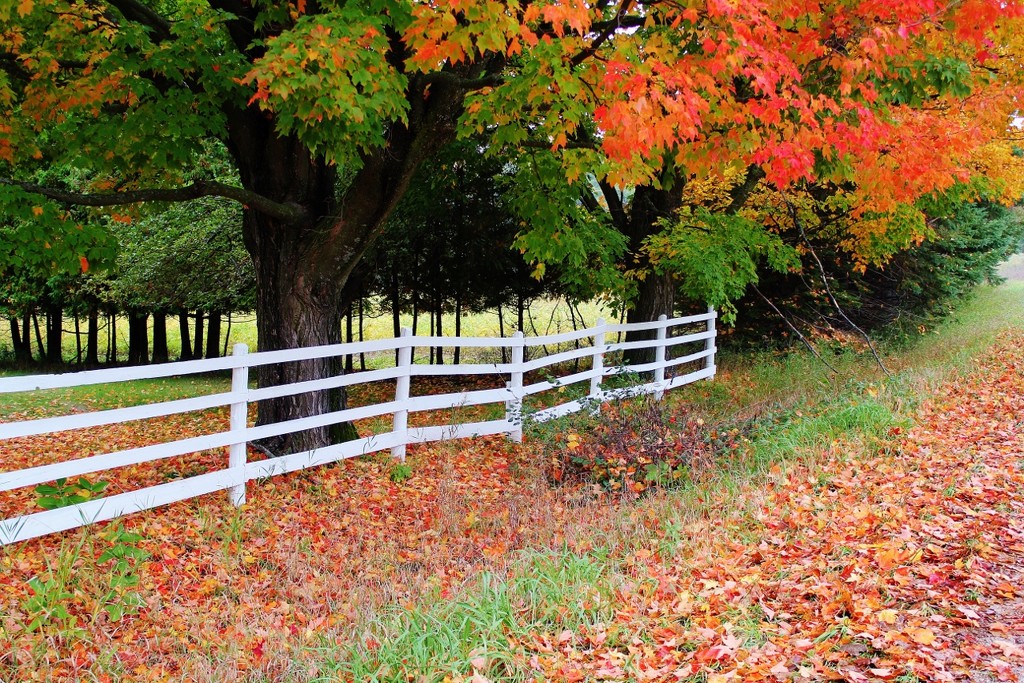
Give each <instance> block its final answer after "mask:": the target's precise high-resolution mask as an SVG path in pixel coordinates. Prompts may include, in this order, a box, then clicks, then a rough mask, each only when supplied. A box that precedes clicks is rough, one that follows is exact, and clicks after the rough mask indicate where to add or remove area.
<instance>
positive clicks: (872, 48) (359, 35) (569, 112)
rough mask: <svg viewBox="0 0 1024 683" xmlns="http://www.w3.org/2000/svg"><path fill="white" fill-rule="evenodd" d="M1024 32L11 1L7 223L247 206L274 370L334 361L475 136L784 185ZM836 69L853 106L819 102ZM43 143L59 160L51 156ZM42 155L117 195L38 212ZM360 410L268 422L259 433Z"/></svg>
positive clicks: (619, 13)
mask: <svg viewBox="0 0 1024 683" xmlns="http://www.w3.org/2000/svg"><path fill="white" fill-rule="evenodd" d="M1019 10H1020V6H1019V4H1018V3H1017V2H1004V1H1001V0H971V1H970V2H965V3H957V4H954V5H950V6H938V5H936V4H935V3H934V2H932V1H931V0H909V1H901V2H888V1H879V2H875V1H868V0H858V1H856V2H854V1H853V0H849V1H847V2H841V3H829V4H827V5H818V4H816V3H797V4H794V3H791V2H765V3H741V4H737V5H732V4H730V3H724V2H719V1H718V0H713V1H711V2H707V3H705V2H694V3H675V2H671V3H670V2H660V1H657V0H655V1H652V2H644V3H636V2H634V1H633V0H619V1H618V2H605V1H601V2H597V3H593V4H583V3H578V2H575V1H573V0H555V1H553V2H536V3H522V4H521V3H507V4H502V3H482V2H475V1H470V2H462V1H458V2H456V1H454V0H452V1H451V2H442V3H431V4H426V3H410V2H403V1H401V0H381V1H378V0H362V1H356V2H344V3H335V2H304V1H302V0H299V1H298V2H296V3H294V4H292V3H278V2H270V1H266V0H261V1H260V2H243V1H240V0H179V1H178V2H171V3H162V4H156V3H147V2H145V1H144V0H107V1H106V2H88V3H85V2H80V1H79V0H42V1H36V0H2V2H0V19H2V20H3V25H4V28H3V30H2V33H0V67H2V68H0V108H2V113H0V160H3V163H5V164H8V165H11V166H12V167H13V170H12V171H11V172H10V173H8V174H7V175H6V176H4V179H3V181H2V182H0V186H2V187H3V190H2V197H0V199H2V200H3V202H4V203H5V205H6V206H7V207H14V208H12V209H10V210H12V211H25V210H26V209H25V208H24V207H43V206H45V202H44V201H43V197H46V198H49V199H50V200H53V201H55V202H58V203H63V204H80V205H92V206H105V205H114V204H124V203H137V202H167V201H172V202H173V201H186V200H194V199H198V198H200V197H204V196H222V197H226V198H228V199H232V200H234V201H237V202H239V203H241V204H242V205H243V219H242V222H243V233H244V238H245V243H246V247H247V249H248V251H249V253H250V255H251V257H252V259H253V262H254V265H255V270H256V278H257V284H258V288H257V302H256V310H257V317H258V321H259V346H260V348H261V349H263V350H273V349H281V348H292V347H299V346H310V345H317V344H326V343H332V342H337V341H338V340H339V339H340V312H339V310H338V306H337V305H336V301H337V298H338V295H339V292H340V291H341V289H342V287H344V285H345V282H346V279H347V278H348V277H349V276H350V274H351V273H352V272H353V269H354V268H355V267H356V265H357V264H358V262H359V260H360V258H361V257H362V256H363V255H364V254H365V253H366V251H367V250H368V249H369V248H370V247H371V245H372V244H373V242H374V241H375V240H376V238H377V237H378V236H379V235H380V233H381V232H382V230H383V228H384V225H385V222H386V219H387V217H388V215H389V214H390V213H391V212H392V210H393V208H394V207H395V205H396V203H397V202H398V200H399V199H400V198H401V196H402V195H403V193H404V192H405V190H406V188H407V187H408V184H409V181H410V179H411V177H412V175H413V173H414V172H415V170H416V168H417V167H418V166H419V165H420V164H421V163H423V162H424V161H425V160H426V159H428V158H430V156H431V155H432V154H433V153H434V152H435V151H436V150H437V149H438V148H439V147H440V146H441V145H442V144H444V143H445V142H447V141H448V140H450V139H452V138H453V137H454V136H455V135H456V133H457V130H458V129H459V126H460V125H461V126H462V127H463V129H464V130H467V131H473V130H476V131H478V132H481V133H490V134H493V135H494V136H495V144H497V145H502V146H512V147H520V146H527V145H528V144H536V143H537V142H538V141H539V142H540V144H542V145H543V146H546V147H550V148H554V149H562V148H570V147H572V146H573V143H574V140H575V139H576V134H577V131H578V130H579V129H581V127H582V126H584V125H587V122H589V121H593V123H594V125H595V126H596V128H595V130H594V131H593V132H594V135H595V137H596V139H598V140H599V141H600V142H599V146H600V150H601V153H602V155H603V158H604V159H607V160H608V161H607V163H606V162H604V161H597V160H595V158H594V157H589V158H588V157H587V156H586V155H579V156H577V157H575V158H574V161H573V163H570V164H568V166H566V167H565V168H566V169H567V170H568V177H569V179H570V181H573V182H579V181H580V178H581V177H582V175H583V173H584V172H593V171H594V169H595V165H596V167H597V168H598V169H599V170H598V177H600V178H601V179H602V180H607V181H608V182H610V183H611V184H612V185H616V186H622V185H624V184H626V183H632V184H637V183H649V184H651V185H652V186H657V185H658V184H660V183H662V182H663V180H662V176H663V174H662V172H661V171H660V169H661V168H662V162H663V161H664V160H665V159H666V158H671V159H672V161H673V163H674V165H676V166H677V167H679V168H681V169H685V170H686V172H687V173H699V172H700V170H699V169H704V168H718V167H720V166H721V165H722V164H723V163H728V164H735V163H737V161H738V162H739V163H740V164H742V165H744V166H746V165H749V164H751V163H753V164H758V165H759V166H760V167H761V168H762V169H763V170H764V172H765V174H766V177H767V179H768V180H770V181H772V182H775V183H778V184H781V185H784V184H786V183H788V182H791V181H792V180H794V179H797V178H801V177H804V176H809V175H813V174H814V173H815V172H816V168H817V166H819V164H820V163H821V162H826V163H830V164H832V165H833V166H835V165H838V164H841V163H845V160H846V158H847V157H848V156H850V155H855V154H856V153H857V151H858V149H860V148H861V147H865V146H866V147H871V146H872V145H874V146H875V147H876V148H877V147H878V146H879V145H878V141H879V140H880V139H881V138H882V137H883V136H884V135H885V134H886V132H887V131H886V129H885V125H884V122H880V121H879V118H878V116H877V114H876V112H875V111H874V110H873V108H872V107H871V106H870V104H871V103H872V101H873V99H874V98H875V97H876V94H877V88H876V87H875V84H876V82H877V81H884V80H885V79H887V78H888V77H889V76H890V75H891V73H892V68H894V67H899V66H902V65H903V64H904V63H905V62H906V56H907V55H909V54H916V52H917V51H919V48H920V47H921V46H922V45H923V46H925V47H927V48H928V49H934V50H937V51H941V50H945V49H949V48H950V46H953V45H954V44H955V45H957V46H967V47H969V48H977V49H979V50H980V49H983V46H984V43H985V41H986V40H989V34H990V32H991V29H992V27H993V26H994V25H996V24H997V23H998V21H1000V20H1001V19H1003V18H1005V17H1008V16H1011V15H1012V16H1016V15H1017V14H1018V13H1019ZM692 44H697V45H699V47H700V49H698V50H692V49H691V48H690V47H689V46H690V45H692ZM818 68H821V69H822V70H824V72H826V73H828V74H829V75H830V76H829V77H831V78H835V79H836V83H835V86H834V87H830V88H828V89H827V90H826V89H823V88H821V89H819V88H811V89H809V88H806V87H804V84H803V79H804V77H805V71H806V70H807V69H812V70H813V69H818ZM747 93H749V94H747ZM44 135H45V136H48V139H59V140H60V141H61V145H59V146H52V145H51V146H48V147H47V148H45V149H43V148H42V146H41V145H40V144H38V141H39V140H40V138H41V137H42V136H44ZM211 139H213V140H219V141H221V142H222V143H223V144H224V145H225V147H226V148H227V149H228V151H229V153H230V156H231V158H232V161H233V164H234V166H235V169H236V171H237V178H238V182H237V184H235V183H228V182H223V181H219V180H197V181H194V182H187V183H186V182H185V181H184V178H185V173H184V172H185V171H186V170H187V169H188V168H189V167H190V166H192V165H194V164H195V163H196V161H197V159H198V158H199V157H200V156H201V153H202V148H203V145H204V144H206V142H207V141H208V140H211ZM682 143H686V144H682ZM40 156H42V157H45V158H47V159H52V160H53V161H55V162H59V163H66V164H69V165H72V166H75V167H81V168H84V169H87V170H88V171H89V172H90V174H91V176H90V177H96V178H100V179H101V180H99V181H97V183H96V184H95V186H94V187H93V188H92V189H91V190H90V191H76V192H69V191H66V190H61V189H59V188H53V187H42V186H40V185H39V184H38V183H33V182H31V179H28V178H26V177H25V176H23V175H21V173H20V170H19V169H21V168H23V165H24V164H25V163H26V162H28V161H30V160H31V159H32V158H33V157H40ZM581 164H582V165H581ZM576 194H577V195H578V194H579V192H578V188H577V189H576ZM541 200H542V199H541ZM19 207H21V208H19ZM579 225H583V223H582V222H579V223H573V224H571V225H566V226H564V228H565V231H566V233H568V232H569V231H570V230H572V229H576V228H577V227H578V226H579ZM28 229H30V230H31V229H33V227H32V224H30V225H29V228H28ZM552 232H555V230H554V229H552ZM588 242H591V241H590V240H588ZM556 251H557V249H556ZM338 370H339V368H338V367H337V364H336V362H334V361H328V360H310V361H304V362H301V363H293V364H283V365H280V366H263V367H261V368H260V370H259V382H260V384H261V385H263V386H267V385H273V384H278V383H284V382H296V381H303V380H311V379H316V378H320V377H323V376H325V375H327V374H332V373H335V372H337V371H338ZM342 400H343V397H342V396H341V394H340V393H337V392H312V393H307V394H302V395H299V396H296V397H292V398H286V399H275V400H272V401H268V402H265V403H263V404H262V405H261V406H260V414H259V422H260V423H261V424H266V423H271V422H279V421H283V420H288V419H293V418H296V417H300V416H305V415H311V414H317V413H323V412H327V411H331V410H334V409H336V408H338V407H340V406H341V402H342ZM328 431H329V430H327V429H321V430H313V431H310V432H305V433H302V434H298V435H294V436H292V437H287V438H280V439H276V440H274V442H273V443H270V444H268V445H269V446H270V447H271V448H272V449H273V450H275V451H278V452H284V451H289V450H299V449H304V448H313V447H320V446H323V445H325V444H327V443H329V442H330V441H331V440H332V439H333V438H339V437H341V436H343V435H342V434H334V435H333V436H332V435H331V434H329V433H328Z"/></svg>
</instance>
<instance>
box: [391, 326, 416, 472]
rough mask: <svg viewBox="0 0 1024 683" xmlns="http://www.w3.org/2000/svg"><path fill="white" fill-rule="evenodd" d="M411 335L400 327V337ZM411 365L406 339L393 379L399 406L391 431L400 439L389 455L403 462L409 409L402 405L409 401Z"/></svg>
mask: <svg viewBox="0 0 1024 683" xmlns="http://www.w3.org/2000/svg"><path fill="white" fill-rule="evenodd" d="M411 336H412V330H411V329H410V328H408V327H403V328H402V336H401V339H407V338H408V337H411ZM411 366H412V342H411V341H407V342H406V344H405V346H400V347H398V367H399V368H402V370H403V371H402V374H400V375H399V376H398V378H397V379H396V380H395V403H397V404H398V406H399V408H398V410H396V411H395V416H394V423H393V426H392V431H393V432H394V433H395V434H398V437H399V438H400V439H401V440H402V443H400V444H399V445H397V446H394V447H392V449H391V457H392V458H398V459H399V460H401V461H402V462H405V447H406V445H407V444H408V443H409V409H408V408H406V407H404V406H405V405H406V404H407V403H408V401H409V380H410V367H411Z"/></svg>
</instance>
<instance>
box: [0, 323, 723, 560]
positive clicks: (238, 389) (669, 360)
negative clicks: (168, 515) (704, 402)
mask: <svg viewBox="0 0 1024 683" xmlns="http://www.w3.org/2000/svg"><path fill="white" fill-rule="evenodd" d="M715 318H716V314H715V312H714V310H711V309H709V310H708V313H706V314H701V315H693V316H687V317H683V318H675V319H671V320H666V319H665V316H662V317H661V319H660V320H658V321H657V322H653V323H636V324H626V325H615V324H605V323H604V322H603V321H598V324H597V326H596V327H593V328H589V329H585V330H578V331H574V332H567V333H564V334H554V335H547V336H543V337H529V338H526V337H524V336H523V335H522V333H516V335H515V336H514V337H511V338H490V337H460V338H449V337H413V336H411V332H410V331H409V330H408V329H406V330H403V331H402V336H401V337H399V338H397V339H385V340H377V341H366V342H357V343H349V344H339V345H334V346H321V347H315V348H305V349H294V350H287V351H269V352H262V353H252V354H250V353H248V352H247V349H246V347H245V345H244V344H239V345H237V346H235V348H234V355H232V356H228V357H225V358H215V359H208V360H198V361H185V362H179V363H167V364H162V365H150V366H143V367H133V368H116V369H108V370H93V371H86V372H78V373H68V374H63V375H36V376H28V377H9V378H0V394H6V393H15V392H23V391H34V390H41V389H58V388H69V387H79V386H86V385H94V384H106V383H113V382H124V381H131V380H141V379H156V378H162V377H172V376H181V375H190V374H197V373H208V372H212V371H224V370H230V371H231V372H232V382H231V390H230V391H229V392H224V393H218V394H213V395H208V396H199V397H195V398H185V399H178V400H172V401H165V402H162V403H153V404H148V405H140V406H132V407H128V408H117V409H112V410H101V411H95V412H91V413H78V414H72V415H63V416H60V417H49V418H44V419H36V420H27V421H21V422H8V423H0V441H2V440H4V439H12V438H17V437H25V436H34V435H42V434H49V433H53V432H61V431H65V430H71V429H81V428H87V427H97V426H101V425H110V424H115V423H120V422H128V421H130V420H143V419H158V418H161V417H164V416H168V415H174V414H178V413H187V412H191V411H198V410H206V409H210V408H217V407H222V406H230V414H231V420H230V428H229V429H228V431H225V432H220V433H214V434H207V435H203V436H198V437H191V438H185V439H181V440H178V441H171V442H167V443H160V444H156V445H150V446H142V447H139V448H130V449H127V450H122V451H117V452H113V453H107V454H103V455H93V456H90V457H85V458H80V459H76V460H70V461H64V462H58V463H54V464H49V465H42V466H38V467H32V468H29V469H23V470H15V471H10V472H0V495H2V493H3V492H5V491H12V490H15V489H19V488H23V487H29V486H36V485H39V484H44V483H48V482H52V481H54V480H56V479H59V478H62V477H66V478H72V477H80V476H82V475H87V474H93V473H96V472H103V471H107V470H112V469H114V468H118V467H124V466H128V465H136V464H141V463H146V462H152V461H156V460H161V459H164V458H172V457H175V456H179V455H184V454H187V453H193V452H196V451H205V450H208V449H224V448H226V449H227V452H228V458H227V468H225V469H220V470H216V471H212V472H208V473H206V474H201V475H198V476H193V477H189V478H187V479H180V480H176V481H173V482H169V483H166V484H160V485H157V486H150V487H147V488H143V489H140V490H137V491H131V492H127V493H121V494H117V495H112V496H108V497H104V498H96V499H93V500H89V501H87V502H84V503H80V504H78V505H72V506H68V507H61V508H57V509H53V510H46V511H43V512H36V513H31V514H26V515H23V516H20V517H13V518H9V519H3V520H0V545H5V544H9V543H15V542H17V541H22V540H26V539H30V538H35V537H37V536H42V535H45V534H49V533H54V532H58V531H64V530H66V529H73V528H75V527H80V526H84V525H86V524H90V523H94V522H99V521H104V520H109V519H113V518H115V517H119V516H121V515H125V514H129V513H133V512H138V511H141V510H148V509H151V508H155V507H158V506H161V505H166V504H168V503H173V502H177V501H181V500H186V499H189V498H195V497H197V496H202V495H204V494H207V493H212V492H214V491H221V490H228V491H229V493H230V496H231V500H232V501H233V502H234V503H235V504H236V505H240V504H241V503H243V502H245V484H246V482H247V481H250V480H252V479H259V478H266V477H270V476H273V475H276V474H284V473H286V472H293V471H296V470H300V469H305V468H309V467H314V466H317V465H323V464H326V463H332V462H336V461H338V460H343V459H345V458H351V457H354V456H358V455H364V454H368V453H373V452H377V451H381V450H387V449H390V450H391V453H392V455H394V456H395V457H396V458H404V457H405V448H406V446H407V445H408V444H414V443H423V442H428V441H439V440H442V439H452V438H462V437H469V436H483V435H490V434H506V435H508V436H509V438H511V439H513V440H516V441H518V440H521V438H522V433H523V432H522V429H523V424H522V423H523V400H524V399H525V398H527V397H529V396H532V395H535V394H539V393H542V392H545V391H549V390H551V389H556V388H558V387H564V386H568V385H571V384H575V383H580V382H586V381H589V382H590V389H589V392H588V393H587V395H586V396H585V397H584V398H581V399H577V400H573V401H568V402H566V403H563V404H560V405H556V406H554V407H549V408H546V409H544V410H540V411H537V412H535V413H533V414H532V415H530V416H529V419H532V420H536V421H543V420H548V419H551V418H554V417H559V416H562V415H567V414H569V413H573V412H576V411H579V410H581V409H583V408H584V407H587V406H588V405H598V404H599V403H600V402H602V401H605V400H608V399H610V398H617V397H621V396H623V395H626V394H628V395H639V394H645V393H653V394H655V395H656V396H657V397H658V398H660V397H661V395H662V394H663V392H665V391H667V390H669V389H672V388H674V387H678V386H681V385H683V384H688V383H690V382H695V381H697V380H700V379H705V378H710V377H712V376H713V375H714V374H715V362H714V358H715V350H716V349H715ZM695 326H699V328H700V329H699V330H698V331H692V329H693V328H694V327H695ZM678 328H682V330H681V331H682V332H684V333H682V334H672V333H671V331H672V330H673V329H676V331H680V330H678ZM636 330H653V331H655V334H656V337H655V338H654V339H651V340H642V341H633V342H623V343H609V341H608V340H609V339H610V337H611V335H614V334H617V333H623V332H629V331H636ZM586 340H589V342H590V343H589V345H584V342H585V341H586ZM685 344H689V345H691V346H696V347H697V350H696V351H693V352H690V353H683V354H682V355H675V354H670V353H667V351H669V350H675V349H677V347H680V346H681V345H685ZM557 345H562V346H565V345H574V346H577V347H578V348H570V349H569V350H566V351H560V352H556V353H552V354H550V355H545V356H541V357H538V358H534V359H531V360H524V355H525V353H524V352H525V350H526V349H527V348H531V347H532V348H538V347H548V346H557ZM437 346H447V347H453V346H459V347H463V348H466V347H490V348H505V349H508V350H509V351H510V352H511V353H510V355H511V360H510V362H507V363H505V362H500V363H486V364H484V363H473V364H462V365H418V364H413V363H412V362H411V360H412V351H413V348H415V347H437ZM652 347H653V349H654V357H655V360H654V361H653V362H650V363H645V364H642V365H634V366H630V367H629V368H626V370H628V371H630V372H636V373H645V374H647V375H649V376H653V379H652V380H651V381H649V382H647V383H644V384H638V385H633V386H629V387H628V388H626V389H621V390H615V391H606V390H604V389H603V388H602V386H601V383H602V380H603V379H604V378H605V377H607V376H609V375H614V374H617V373H620V372H622V371H623V370H624V368H621V367H614V366H608V364H607V363H606V357H607V356H608V355H609V354H614V353H617V352H621V351H625V350H627V349H631V348H633V349H636V348H652ZM682 350H683V351H686V350H687V349H685V348H683V349H682ZM381 351H390V352H392V354H393V355H392V358H394V357H395V355H397V363H396V364H395V366H394V367H388V368H384V369H380V370H369V371H364V372H357V373H351V374H347V375H340V376H337V377H329V378H326V379H319V380H313V381H306V382H300V383H296V384H289V385H281V386H273V387H265V388H259V389H251V388H249V379H248V377H249V369H250V368H253V367H256V366H261V365H268V364H272V363H285V362H294V361H301V360H308V359H312V358H325V357H336V356H344V355H348V354H358V353H370V352H381ZM396 351H397V354H395V353H394V352H396ZM588 358H589V359H590V360H591V363H590V366H591V367H590V368H589V369H587V370H583V371H579V372H574V373H572V374H569V375H566V376H562V377H559V378H557V379H544V380H541V381H535V382H532V383H530V384H525V383H524V378H525V377H526V376H527V373H530V372H533V371H537V370H541V369H543V368H548V367H550V366H555V365H563V364H566V363H569V362H577V363H578V361H579V360H581V359H588ZM687 365H689V366H690V367H689V368H685V366H687ZM694 366H696V367H697V369H692V368H693V367H694ZM680 368H683V369H687V370H688V371H687V372H684V373H683V374H678V370H679V369H680ZM495 374H497V375H505V376H507V377H508V378H509V380H508V382H507V383H506V386H505V388H496V389H481V390H473V391H462V392H458V393H448V394H441V395H429V396H416V397H410V395H409V389H410V380H411V378H412V377H428V376H453V375H495ZM384 380H394V381H395V397H394V400H393V401H389V402H386V403H378V404H374V405H367V406H359V407H353V408H348V409H346V410H340V411H335V412H330V413H325V414H322V415H315V416H311V417H304V418H301V419H295V420H289V421H286V422H281V423H276V424H269V425H262V426H259V427H251V426H249V425H248V424H247V413H248V405H249V404H251V403H253V402H256V401H261V400H264V399H271V398H278V397H282V396H290V395H295V394H301V393H306V392H311V391H321V390H326V389H334V388H338V387H349V386H353V385H357V384H365V383H369V382H379V381H384ZM494 403H504V404H505V415H504V417H502V418H500V419H494V420H488V421H484V422H472V423H460V424H449V425H434V426H426V427H409V426H408V416H409V413H410V412H417V411H432V410H443V409H449V408H460V407H463V406H469V405H484V404H494ZM388 414H390V415H392V430H391V431H390V432H387V433H384V434H375V435H372V436H367V437H365V438H360V439H356V440H354V441H349V442H345V443H341V444H337V445H333V446H329V447H325V448H320V449H317V450H314V451H306V452H301V453H293V454H290V455H284V456H281V457H277V458H270V459H266V460H258V461H252V462H247V458H246V445H247V443H248V442H252V441H257V440H259V439H265V438H268V437H272V436H279V435H282V434H290V433H294V432H298V431H303V430H307V429H313V428H317V427H324V426H327V425H331V424H337V423H340V422H349V421H354V420H360V419H364V418H370V417H380V416H384V415H388ZM2 466H3V462H2V461H0V467H2Z"/></svg>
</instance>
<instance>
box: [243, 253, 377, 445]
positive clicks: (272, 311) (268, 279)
mask: <svg viewBox="0 0 1024 683" xmlns="http://www.w3.org/2000/svg"><path fill="white" fill-rule="evenodd" d="M297 246H298V245H294V246H292V245H289V246H287V247H284V248H283V249H282V251H281V253H278V254H277V255H275V256H274V257H273V258H262V259H259V260H258V261H257V267H256V273H257V275H256V277H257V282H258V287H257V296H256V319H257V321H258V323H259V325H258V330H257V333H258V347H259V349H260V350H261V351H262V350H280V349H301V348H305V347H310V346H326V345H329V344H340V343H341V318H342V316H341V311H340V309H339V307H338V295H339V293H340V290H341V285H340V284H338V283H337V281H330V280H328V281H323V280H320V281H316V280H315V279H314V278H309V277H306V276H305V273H303V272H302V267H303V264H302V261H301V259H300V258H299V255H298V254H297V253H296V251H297V249H296V248H295V247H297ZM342 368H343V359H342V358H341V357H340V356H338V357H333V358H317V359H311V360H303V361H297V362H293V363H277V364H273V365H262V366H260V367H259V368H257V370H256V376H257V379H258V382H259V385H260V386H261V387H270V386H277V385H280V384H294V383H296V382H304V381H308V380H314V379H322V378H324V377H332V376H336V375H340V374H341V373H342ZM345 407H346V400H345V393H344V391H342V390H341V389H333V390H327V391H314V392H306V393H303V394H296V395H293V396H286V397H282V398H276V399H268V400H265V401H262V402H261V403H260V404H259V417H258V420H257V423H256V424H257V425H267V424H275V423H279V422H286V421H288V420H294V419H298V418H302V417H310V416H314V415H321V414H323V413H329V412H334V411H337V410H343V409H344V408H345ZM356 436H357V435H356V433H355V428H354V427H352V426H351V424H348V423H341V424H335V425H330V426H325V427H317V428H314V429H308V430H305V431H302V432H296V433H292V434H285V435H281V436H275V437H271V438H268V439H265V440H264V441H263V442H262V444H261V445H262V446H263V447H264V448H266V449H268V450H269V451H270V452H272V453H273V454H275V455H284V454H286V453H297V452H301V451H307V450H313V449H316V448H323V447H324V446H327V445H330V444H332V443H339V442H341V441H345V440H349V439H352V438H355V437H356Z"/></svg>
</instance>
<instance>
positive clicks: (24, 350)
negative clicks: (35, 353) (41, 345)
mask: <svg viewBox="0 0 1024 683" xmlns="http://www.w3.org/2000/svg"><path fill="white" fill-rule="evenodd" d="M10 321H11V342H12V343H13V344H14V362H15V363H17V364H18V365H29V364H31V363H32V342H31V341H30V340H29V334H28V327H24V333H22V331H21V329H19V326H18V318H17V316H13V315H12V316H11V317H10Z"/></svg>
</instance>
